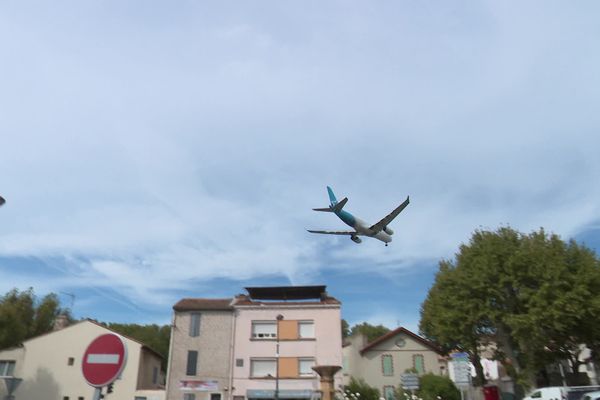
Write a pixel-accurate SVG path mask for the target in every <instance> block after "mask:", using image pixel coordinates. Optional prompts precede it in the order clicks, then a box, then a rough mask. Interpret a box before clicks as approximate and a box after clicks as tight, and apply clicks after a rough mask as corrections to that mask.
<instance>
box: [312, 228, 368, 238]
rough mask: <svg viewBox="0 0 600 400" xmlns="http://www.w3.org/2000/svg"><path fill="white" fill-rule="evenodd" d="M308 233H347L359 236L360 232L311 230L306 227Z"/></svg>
mask: <svg viewBox="0 0 600 400" xmlns="http://www.w3.org/2000/svg"><path fill="white" fill-rule="evenodd" d="M307 231H309V232H310V233H323V234H325V235H348V236H360V235H361V234H360V233H358V232H356V231H313V230H310V229H307Z"/></svg>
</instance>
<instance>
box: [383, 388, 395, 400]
mask: <svg viewBox="0 0 600 400" xmlns="http://www.w3.org/2000/svg"><path fill="white" fill-rule="evenodd" d="M383 397H384V398H385V400H394V398H395V397H394V387H393V386H384V387H383Z"/></svg>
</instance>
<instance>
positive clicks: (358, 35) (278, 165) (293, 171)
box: [0, 1, 600, 328]
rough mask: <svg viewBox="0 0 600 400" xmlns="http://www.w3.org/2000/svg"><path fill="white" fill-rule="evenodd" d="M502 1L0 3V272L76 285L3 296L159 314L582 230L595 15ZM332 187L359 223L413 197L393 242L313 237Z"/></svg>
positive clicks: (588, 188)
mask: <svg viewBox="0 0 600 400" xmlns="http://www.w3.org/2000/svg"><path fill="white" fill-rule="evenodd" d="M133 4H135V2H134V3H133ZM506 4H507V3H503V4H497V3H495V2H487V3H486V2H484V3H480V4H477V5H468V6H467V5H463V6H455V5H453V6H450V5H447V6H440V5H436V6H435V7H431V6H430V5H429V4H427V3H426V2H425V3H419V4H416V3H415V4H413V3H407V2H404V3H402V2H401V3H380V4H377V5H374V4H369V5H365V4H360V3H351V4H347V3H345V4H343V5H342V4H341V3H335V2H334V3H329V4H322V3H321V2H314V3H309V4H308V5H307V4H303V5H302V7H300V6H295V5H291V4H286V5H282V4H279V3H271V4H270V6H269V9H268V10H263V11H264V12H258V11H257V9H255V8H254V7H251V6H246V5H239V6H238V7H237V8H236V9H235V10H231V9H230V8H227V9H224V8H222V7H221V6H219V5H207V4H199V3H185V4H183V3H182V4H180V5H178V6H177V7H171V6H170V7H168V8H167V7H163V6H161V5H160V4H158V3H156V4H153V5H150V6H145V7H141V6H140V7H139V8H138V7H136V6H134V5H124V4H121V3H119V2H111V1H108V2H103V3H102V5H98V4H96V5H94V4H79V3H77V4H75V3H64V4H62V5H60V4H54V5H52V7H49V6H48V5H45V4H44V3H43V2H40V3H39V4H37V5H38V6H37V7H26V6H25V5H24V4H21V3H11V4H3V5H2V6H0V7H1V8H2V9H3V10H2V11H3V12H2V13H0V14H1V15H2V16H0V49H1V50H2V51H3V54H5V60H6V62H4V63H2V64H1V65H0V74H1V75H2V76H4V77H5V82H4V84H3V90H2V92H1V93H0V110H1V111H0V126H2V131H3V132H4V134H3V135H2V138H3V140H2V145H1V146H0V168H1V170H2V171H3V174H2V176H0V190H1V191H2V195H3V196H5V197H6V198H7V200H8V203H7V204H6V206H5V207H3V209H2V210H0V226H2V230H1V232H0V255H1V256H4V257H32V256H34V257H38V258H40V259H45V260H47V259H51V258H57V259H63V260H67V261H66V262H63V263H62V265H63V267H62V268H64V270H63V271H62V273H63V275H64V276H68V277H69V278H68V279H66V280H64V279H63V280H57V281H52V280H51V281H49V282H48V281H42V280H38V279H36V278H35V277H33V276H31V275H23V274H21V273H19V271H8V272H4V267H3V276H7V277H8V281H10V283H9V284H8V285H7V284H6V282H7V280H3V281H4V282H5V283H4V286H6V287H9V286H14V285H21V284H30V285H34V286H36V287H44V288H46V287H48V288H50V286H52V287H57V286H58V287H60V285H67V284H68V285H81V286H82V287H83V286H85V285H91V286H90V287H94V288H99V287H110V288H111V290H112V291H111V292H110V293H111V294H110V295H111V296H116V297H115V298H118V299H119V301H124V302H126V303H127V304H128V305H129V306H130V307H134V308H135V307H150V306H167V305H170V303H171V302H172V301H173V298H174V297H176V296H177V293H179V292H178V291H181V290H184V291H185V290H188V289H192V288H193V287H197V286H195V285H198V284H199V282H208V281H213V280H218V279H232V280H239V281H241V280H251V279H256V278H260V277H272V276H279V277H285V279H287V280H288V281H289V282H294V283H306V282H311V281H312V280H313V279H316V277H318V278H319V279H327V277H323V276H322V275H320V271H336V270H340V269H348V270H350V271H356V272H357V273H358V272H360V271H363V270H364V268H365V265H369V268H372V269H374V270H376V271H377V273H380V274H382V275H390V274H392V275H393V274H397V273H402V271H407V270H410V269H412V268H415V266H417V265H422V264H423V263H426V264H427V265H430V264H431V263H432V260H436V259H439V258H441V257H449V256H451V255H452V254H453V252H454V251H455V250H456V248H457V246H458V244H459V243H460V242H461V241H465V240H467V239H468V237H469V235H470V233H471V232H472V231H473V230H474V229H476V228H478V227H490V228H495V227H496V226H498V225H499V224H511V225H512V226H515V227H516V228H518V229H522V230H530V229H536V228H537V227H539V226H544V227H546V228H548V229H549V230H552V231H555V232H558V233H560V234H562V235H564V236H573V235H576V234H578V233H579V232H581V231H582V230H583V229H585V228H586V227H589V226H590V224H593V223H594V221H597V220H598V219H599V215H600V206H599V204H600V202H599V201H598V200H599V199H600V188H599V187H598V186H597V185H593V184H592V182H596V181H598V178H599V176H600V161H599V159H598V157H597V154H596V153H597V151H596V149H597V148H599V147H600V138H599V137H598V135H596V134H595V133H596V131H597V130H598V127H599V126H600V116H599V114H598V113H597V111H596V109H595V106H594V105H595V104H598V103H599V100H600V92H599V91H598V88H599V87H600V82H599V80H598V79H599V78H598V74H597V71H598V70H599V69H600V56H598V53H597V52H596V51H595V48H596V41H595V38H597V37H598V34H600V32H599V30H600V28H598V25H597V23H596V22H597V21H596V20H595V19H594V18H593V16H594V15H595V13H593V12H590V8H592V7H593V8H597V7H598V5H597V4H595V3H588V4H587V5H583V4H580V5H578V6H573V5H559V4H558V3H553V4H547V3H544V4H543V6H542V5H541V3H537V4H536V5H523V4H520V3H513V4H510V5H506ZM138 5H139V4H138ZM326 184H330V185H333V187H334V189H336V190H337V191H338V193H339V194H340V195H347V196H349V197H350V201H349V203H348V205H347V208H348V209H350V210H351V211H353V212H355V213H356V214H358V215H360V216H361V217H362V218H364V219H366V220H369V221H373V222H376V221H377V220H378V219H379V218H381V217H383V216H384V215H385V214H386V213H387V212H389V210H391V209H392V208H393V207H395V206H396V205H397V204H398V203H399V202H400V201H402V200H403V199H404V198H405V196H407V195H409V194H410V195H411V199H412V203H411V205H410V206H409V208H407V209H406V211H405V212H404V213H403V214H401V216H400V217H398V220H397V221H395V222H394V224H393V228H394V229H395V230H396V232H397V233H396V235H395V238H394V242H393V244H392V246H391V247H389V248H383V247H382V245H381V243H377V242H375V241H369V240H367V241H365V242H364V243H363V244H362V245H360V246H355V245H354V244H353V243H351V242H349V241H348V240H347V239H345V238H328V237H317V236H311V235H309V234H307V233H306V232H305V231H304V229H305V228H312V227H323V228H328V227H331V228H336V227H340V226H341V225H340V224H341V222H340V221H338V220H336V219H335V218H334V217H333V216H331V215H323V214H316V213H314V215H313V213H312V212H311V211H310V209H311V208H312V207H316V206H323V205H324V204H325V203H326V202H327V199H326V195H325V191H324V186H325V185H326ZM0 285H1V284H0ZM1 288H2V286H0V289H1ZM95 290H97V289H95ZM386 313H387V311H386ZM386 313H384V314H382V315H383V316H380V317H373V318H374V319H373V320H381V321H383V320H385V321H388V320H390V321H391V319H390V318H392V319H393V317H389V318H388V317H386V316H385V315H388V314H386ZM389 315H395V314H394V313H393V312H391V314H389ZM409 323H410V322H409ZM413 328H414V326H413Z"/></svg>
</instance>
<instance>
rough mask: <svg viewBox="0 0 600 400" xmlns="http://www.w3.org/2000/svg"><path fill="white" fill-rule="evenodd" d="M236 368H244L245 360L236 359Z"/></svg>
mask: <svg viewBox="0 0 600 400" xmlns="http://www.w3.org/2000/svg"><path fill="white" fill-rule="evenodd" d="M235 366H236V367H243V366H244V359H243V358H236V359H235Z"/></svg>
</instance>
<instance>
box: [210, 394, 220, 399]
mask: <svg viewBox="0 0 600 400" xmlns="http://www.w3.org/2000/svg"><path fill="white" fill-rule="evenodd" d="M210 400H221V393H211V394H210Z"/></svg>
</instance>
